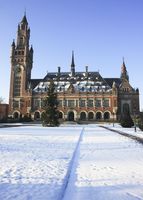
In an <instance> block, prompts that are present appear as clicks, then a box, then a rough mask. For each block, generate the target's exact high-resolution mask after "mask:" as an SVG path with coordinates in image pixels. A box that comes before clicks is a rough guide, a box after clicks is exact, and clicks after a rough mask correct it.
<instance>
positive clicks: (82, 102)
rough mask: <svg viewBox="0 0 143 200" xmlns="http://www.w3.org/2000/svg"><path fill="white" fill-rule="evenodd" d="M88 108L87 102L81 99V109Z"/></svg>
mask: <svg viewBox="0 0 143 200" xmlns="http://www.w3.org/2000/svg"><path fill="white" fill-rule="evenodd" d="M85 106H86V101H85V100H83V99H81V100H80V107H85Z"/></svg>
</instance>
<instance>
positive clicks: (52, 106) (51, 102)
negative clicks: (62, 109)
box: [41, 81, 59, 126]
mask: <svg viewBox="0 0 143 200" xmlns="http://www.w3.org/2000/svg"><path fill="white" fill-rule="evenodd" d="M41 119H42V125H43V126H59V121H58V101H57V93H56V92H55V85H54V82H53V81H51V82H50V85H49V88H48V93H47V97H46V98H45V101H44V112H43V113H42V116H41Z"/></svg>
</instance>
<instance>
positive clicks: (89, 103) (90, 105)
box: [88, 99, 93, 107]
mask: <svg viewBox="0 0 143 200" xmlns="http://www.w3.org/2000/svg"><path fill="white" fill-rule="evenodd" d="M88 107H93V100H92V99H89V100H88Z"/></svg>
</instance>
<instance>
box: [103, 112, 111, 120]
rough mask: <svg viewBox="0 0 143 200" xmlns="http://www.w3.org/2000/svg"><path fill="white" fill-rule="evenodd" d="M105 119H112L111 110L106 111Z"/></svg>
mask: <svg viewBox="0 0 143 200" xmlns="http://www.w3.org/2000/svg"><path fill="white" fill-rule="evenodd" d="M104 119H105V120H106V119H110V113H109V112H105V113H104Z"/></svg>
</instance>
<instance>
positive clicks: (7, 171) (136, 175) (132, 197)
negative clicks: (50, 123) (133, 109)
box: [0, 125, 143, 200]
mask: <svg viewBox="0 0 143 200" xmlns="http://www.w3.org/2000/svg"><path fill="white" fill-rule="evenodd" d="M106 126H108V127H110V128H113V127H112V126H111V125H106ZM114 129H116V130H117V129H118V130H121V131H124V132H127V133H131V134H138V136H139V135H140V136H141V135H142V134H143V132H141V131H140V132H137V133H134V130H133V129H122V128H120V127H119V126H117V125H116V126H115V127H114ZM62 199H63V200H143V145H141V144H138V143H137V142H134V141H133V140H131V139H128V138H127V137H123V136H121V135H118V134H117V133H114V132H111V131H109V130H106V129H103V128H101V127H98V126H97V125H83V126H78V125H73V126H71V125H69V126H65V127H59V128H43V127H38V126H37V127H34V126H31V127H17V128H0V200H62Z"/></svg>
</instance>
